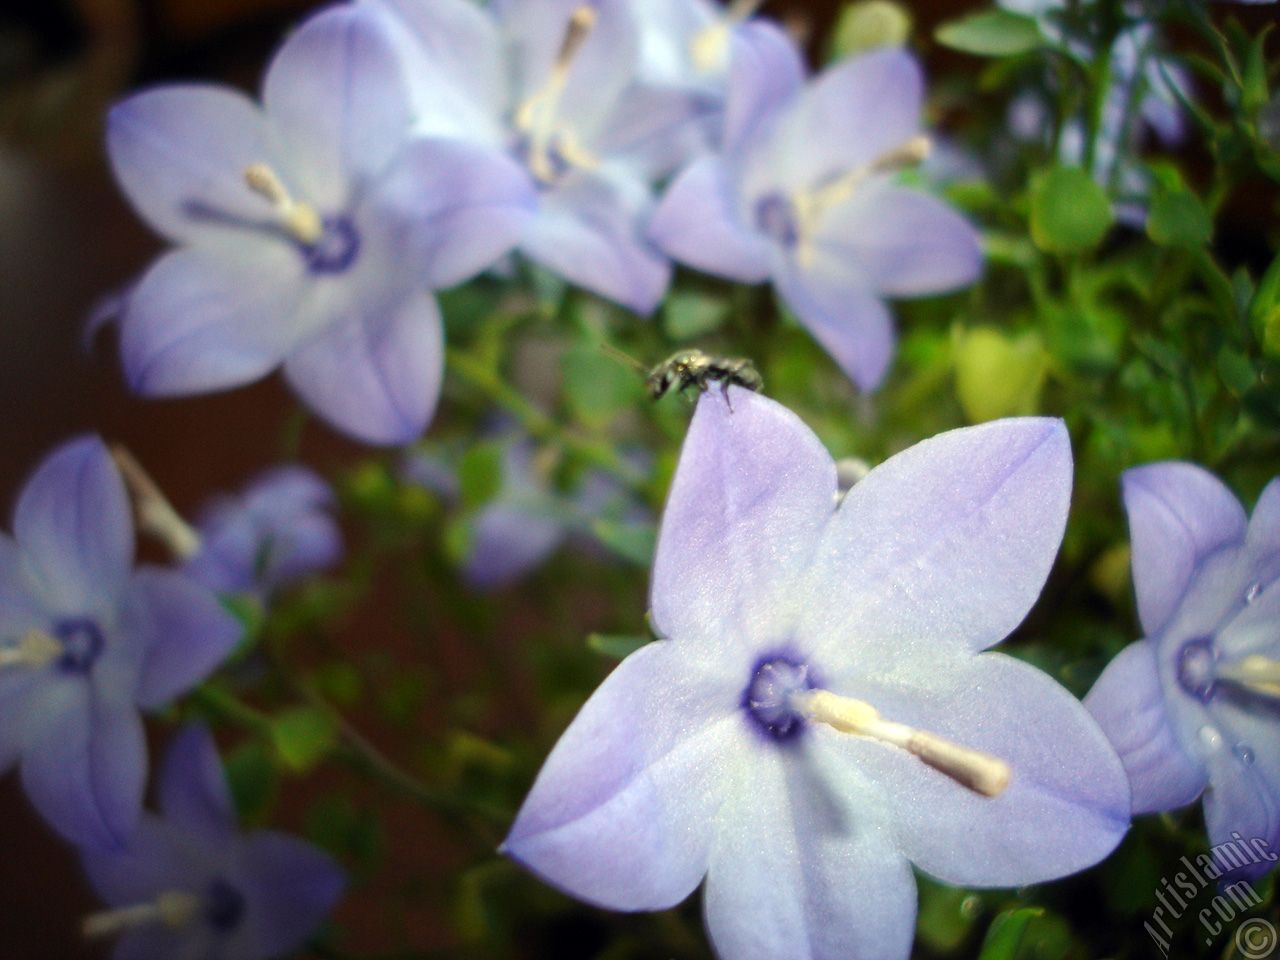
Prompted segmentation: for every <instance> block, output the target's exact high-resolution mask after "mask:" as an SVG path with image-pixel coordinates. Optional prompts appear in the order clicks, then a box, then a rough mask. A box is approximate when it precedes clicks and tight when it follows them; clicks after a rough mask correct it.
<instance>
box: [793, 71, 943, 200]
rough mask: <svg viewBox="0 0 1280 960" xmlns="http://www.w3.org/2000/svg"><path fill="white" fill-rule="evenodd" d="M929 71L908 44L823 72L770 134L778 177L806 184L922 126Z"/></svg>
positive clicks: (868, 157)
mask: <svg viewBox="0 0 1280 960" xmlns="http://www.w3.org/2000/svg"><path fill="white" fill-rule="evenodd" d="M923 102H924V75H923V74H922V72H921V70H920V64H919V63H918V62H917V61H916V59H915V58H914V57H913V56H912V55H911V54H909V53H906V52H905V51H902V50H877V51H873V52H871V53H864V54H862V55H861V56H858V57H854V58H851V59H849V60H844V61H842V62H840V63H839V64H837V65H835V66H833V67H830V68H828V69H827V70H826V71H824V72H823V73H822V74H821V75H819V76H818V77H817V78H816V79H815V80H814V81H813V82H812V83H811V84H810V85H809V86H808V87H806V88H805V90H804V91H803V92H802V93H801V94H800V96H799V98H798V99H797V100H796V101H795V104H794V106H792V108H791V109H790V110H789V111H788V112H787V114H786V116H785V117H783V118H782V119H781V120H780V121H779V123H778V124H777V125H776V127H775V131H774V134H773V136H772V137H771V138H770V147H769V151H770V169H771V178H772V180H773V185H774V186H775V187H778V188H782V189H783V190H784V191H785V192H787V193H793V192H803V191H806V190H810V189H813V188H814V187H817V186H820V185H821V184H823V183H824V182H826V181H828V180H829V179H830V178H832V177H835V176H839V175H840V174H842V173H845V172H847V171H849V170H852V169H853V168H855V167H859V166H861V165H863V164H866V163H871V162H872V161H874V160H876V159H877V158H879V157H881V156H883V155H884V154H886V153H888V152H889V151H891V150H894V149H896V148H898V147H900V146H902V145H903V144H904V143H906V142H907V141H908V140H910V139H911V138H913V137H915V136H916V135H918V134H919V132H920V108H921V105H922V103H923Z"/></svg>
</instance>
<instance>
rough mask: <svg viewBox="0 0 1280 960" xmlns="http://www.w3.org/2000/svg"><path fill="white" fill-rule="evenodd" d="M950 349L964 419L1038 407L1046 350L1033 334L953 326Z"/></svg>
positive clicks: (974, 420) (981, 418) (1017, 413)
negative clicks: (1011, 334)
mask: <svg viewBox="0 0 1280 960" xmlns="http://www.w3.org/2000/svg"><path fill="white" fill-rule="evenodd" d="M954 349H955V363H956V395H957V396H958V397H959V399H960V406H961V407H963V408H964V413H965V416H966V417H967V418H968V420H969V422H970V423H985V422H986V421H988V420H997V419H999V418H1001V417H1015V416H1029V415H1030V414H1033V413H1037V412H1039V407H1040V392H1041V390H1042V389H1043V388H1044V382H1045V378H1046V377H1047V376H1048V373H1049V354H1048V352H1047V351H1046V350H1045V348H1044V343H1043V342H1042V341H1041V339H1040V337H1039V336H1038V335H1037V334H1035V333H1034V332H1028V333H1025V334H1023V335H1022V336H1020V337H1017V338H1013V337H1009V336H1007V335H1006V334H1004V333H1003V332H1002V331H1000V330H997V329H995V328H994V327H974V328H973V329H971V330H966V331H963V332H959V331H957V333H956V335H955V346H954Z"/></svg>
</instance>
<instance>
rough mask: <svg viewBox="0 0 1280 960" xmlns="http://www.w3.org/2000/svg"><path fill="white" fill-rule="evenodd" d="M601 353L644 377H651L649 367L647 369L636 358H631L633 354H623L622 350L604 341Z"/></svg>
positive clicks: (601, 344)
mask: <svg viewBox="0 0 1280 960" xmlns="http://www.w3.org/2000/svg"><path fill="white" fill-rule="evenodd" d="M600 352H601V353H603V354H605V355H606V356H608V357H612V358H613V359H614V360H617V361H618V362H619V363H622V364H625V365H626V366H628V367H630V368H631V369H632V370H635V371H636V372H637V373H639V374H641V375H643V376H648V375H649V368H648V367H646V366H645V365H644V364H643V363H641V362H640V361H639V360H637V359H636V358H635V357H633V356H631V354H629V353H623V352H622V351H621V350H619V349H618V348H617V347H615V346H614V345H613V344H611V343H606V342H603V341H602V342H601V343H600Z"/></svg>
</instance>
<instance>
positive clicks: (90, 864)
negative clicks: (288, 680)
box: [84, 727, 345, 960]
mask: <svg viewBox="0 0 1280 960" xmlns="http://www.w3.org/2000/svg"><path fill="white" fill-rule="evenodd" d="M159 803H160V812H161V816H156V815H154V814H146V815H145V816H144V817H143V818H142V821H141V823H139V824H138V829H137V831H136V832H135V833H134V835H133V837H132V838H131V839H130V841H129V843H128V845H127V846H125V847H124V848H123V849H120V850H102V851H86V852H84V866H85V870H86V872H87V873H88V875H89V880H90V882H91V883H92V884H93V887H94V889H95V890H97V892H98V895H99V896H101V897H102V899H103V900H104V901H105V902H106V903H107V905H108V906H109V907H111V908H112V909H111V910H109V911H105V912H103V913H99V914H94V915H93V916H91V917H89V918H88V919H87V920H86V922H85V931H86V933H87V934H88V935H90V936H114V935H117V934H119V935H120V939H119V941H118V942H117V944H116V947H115V951H114V953H113V954H112V957H113V960H188V958H193V957H199V958H200V960H271V958H273V957H279V956H282V955H283V954H286V953H289V952H290V951H292V950H294V949H295V948H296V947H298V946H299V945H300V944H301V943H302V941H303V939H304V938H305V937H306V936H307V935H308V934H310V933H311V931H312V930H314V929H315V927H316V925H317V924H319V923H320V921H321V920H323V919H324V917H325V915H326V914H327V913H328V912H329V911H330V910H331V909H332V908H333V906H334V905H335V904H336V903H337V902H338V900H339V898H340V897H341V896H342V890H343V887H344V885H345V881H344V878H343V874H342V871H341V869H339V867H338V865H337V864H336V863H334V861H333V859H332V858H330V857H329V856H328V855H327V854H325V853H323V852H322V851H320V850H318V849H317V848H316V847H314V846H312V845H311V844H309V843H306V842H305V841H303V840H300V839H298V838H296V837H292V836H290V835H288V834H284V833H278V832H276V831H271V830H254V831H252V832H249V833H246V834H241V833H240V832H239V831H238V829H237V824H236V816H235V811H234V809H233V807H232V804H231V796H230V794H229V793H228V790H227V784H226V779H225V777H224V776H223V773H222V767H221V764H220V763H219V761H218V754H217V751H216V749H215V746H214V743H213V738H212V737H210V736H209V734H208V732H207V731H206V730H204V728H202V727H188V728H187V729H185V730H183V731H182V732H181V733H179V734H178V736H177V737H176V738H175V739H174V741H173V742H172V744H171V745H170V747H169V752H168V755H167V757H166V759H165V764H164V769H163V771H162V773H161V777H160V784H159Z"/></svg>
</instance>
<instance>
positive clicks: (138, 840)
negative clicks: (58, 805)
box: [80, 813, 186, 907]
mask: <svg viewBox="0 0 1280 960" xmlns="http://www.w3.org/2000/svg"><path fill="white" fill-rule="evenodd" d="M182 854H183V851H182V848H181V845H180V844H179V843H177V842H175V838H174V832H173V831H172V830H171V829H169V828H168V826H167V825H166V824H165V823H163V822H162V821H161V820H160V818H159V817H157V816H154V815H153V814H149V813H144V814H143V815H142V818H141V819H140V820H139V821H138V825H137V827H135V828H134V830H133V832H132V833H130V834H129V839H128V842H127V843H125V844H124V845H123V846H121V847H118V848H110V847H83V848H81V850H80V857H81V862H82V864H83V865H84V869H85V873H86V874H87V876H88V878H89V883H90V884H91V885H92V886H93V889H94V890H95V891H96V892H97V894H98V896H100V897H101V898H102V900H103V902H104V903H106V904H107V906H110V907H128V906H135V905H136V904H139V903H146V902H148V901H150V900H151V899H152V898H154V897H155V896H156V895H157V894H158V893H161V892H163V891H165V890H173V889H176V888H177V884H179V883H181V882H182V881H183V880H184V879H185V877H184V874H185V873H186V870H185V858H184V857H183V855H182Z"/></svg>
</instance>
